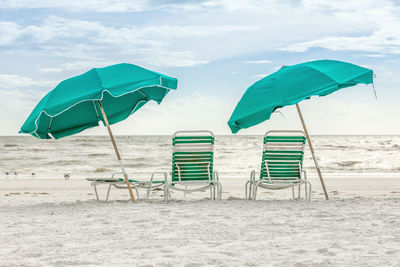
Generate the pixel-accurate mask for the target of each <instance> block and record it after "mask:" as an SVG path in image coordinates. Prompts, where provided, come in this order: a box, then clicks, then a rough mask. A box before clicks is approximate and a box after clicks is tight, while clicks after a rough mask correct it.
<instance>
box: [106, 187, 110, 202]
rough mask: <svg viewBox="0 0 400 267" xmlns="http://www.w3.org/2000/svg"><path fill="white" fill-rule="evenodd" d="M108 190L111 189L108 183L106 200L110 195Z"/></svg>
mask: <svg viewBox="0 0 400 267" xmlns="http://www.w3.org/2000/svg"><path fill="white" fill-rule="evenodd" d="M110 190H111V184H110V185H108V190H107V196H106V201H108V197H109V196H110Z"/></svg>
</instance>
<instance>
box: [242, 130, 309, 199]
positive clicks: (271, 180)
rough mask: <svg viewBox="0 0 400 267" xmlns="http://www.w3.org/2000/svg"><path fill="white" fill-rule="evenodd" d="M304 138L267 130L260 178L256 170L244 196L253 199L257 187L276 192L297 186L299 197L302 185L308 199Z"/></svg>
mask: <svg viewBox="0 0 400 267" xmlns="http://www.w3.org/2000/svg"><path fill="white" fill-rule="evenodd" d="M305 143H306V137H305V136H304V132H302V131H269V132H267V133H266V134H265V135H264V145H263V155H262V162H261V171H260V178H259V179H256V177H255V171H252V172H251V174H250V179H249V180H248V181H247V182H246V185H245V195H246V198H248V199H253V200H255V199H256V197H257V189H258V187H261V188H266V189H271V190H278V189H284V188H292V194H293V198H295V194H294V188H295V187H298V198H300V191H301V190H300V189H301V185H303V184H304V187H305V198H306V199H308V200H310V198H311V183H310V182H309V181H307V175H306V171H304V170H303V158H304V148H305Z"/></svg>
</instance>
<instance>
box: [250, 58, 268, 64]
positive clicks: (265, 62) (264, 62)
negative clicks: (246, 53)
mask: <svg viewBox="0 0 400 267" xmlns="http://www.w3.org/2000/svg"><path fill="white" fill-rule="evenodd" d="M244 63H247V64H269V63H272V61H271V60H268V59H260V60H246V61H244Z"/></svg>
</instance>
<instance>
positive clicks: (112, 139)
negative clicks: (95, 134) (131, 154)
mask: <svg viewBox="0 0 400 267" xmlns="http://www.w3.org/2000/svg"><path fill="white" fill-rule="evenodd" d="M98 102H99V106H100V110H101V113H102V114H103V119H104V122H105V123H106V126H107V130H108V134H109V135H110V139H111V142H112V144H113V147H114V150H115V154H116V155H117V159H118V161H119V164H120V165H121V170H122V173H123V174H124V178H125V182H126V185H127V187H128V190H129V195H130V196H131V200H132V202H136V200H135V196H134V195H133V192H132V187H131V184H130V183H129V180H128V175H127V174H126V171H125V168H124V165H123V164H122V160H121V156H120V155H119V151H118V147H117V144H116V143H115V140H114V136H113V134H112V132H111V127H110V124H109V123H108V119H107V116H106V113H105V111H104V108H103V105H102V104H101V101H98Z"/></svg>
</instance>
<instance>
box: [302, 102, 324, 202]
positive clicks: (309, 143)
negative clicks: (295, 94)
mask: <svg viewBox="0 0 400 267" xmlns="http://www.w3.org/2000/svg"><path fill="white" fill-rule="evenodd" d="M296 108H297V112H298V113H299V117H300V120H301V124H302V125H303V129H304V132H305V134H306V137H307V140H308V145H309V146H310V151H311V154H312V156H313V159H314V163H315V167H316V168H317V172H318V175H319V180H320V181H321V185H322V189H323V190H324V194H325V199H326V200H329V197H328V192H327V191H326V187H325V183H324V179H322V173H321V169H320V168H319V164H318V161H317V157H316V156H315V153H314V148H313V145H312V143H311V139H310V136H309V135H308V131H307V127H306V124H305V122H304V119H303V115H302V114H301V110H300V106H299V104H296Z"/></svg>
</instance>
